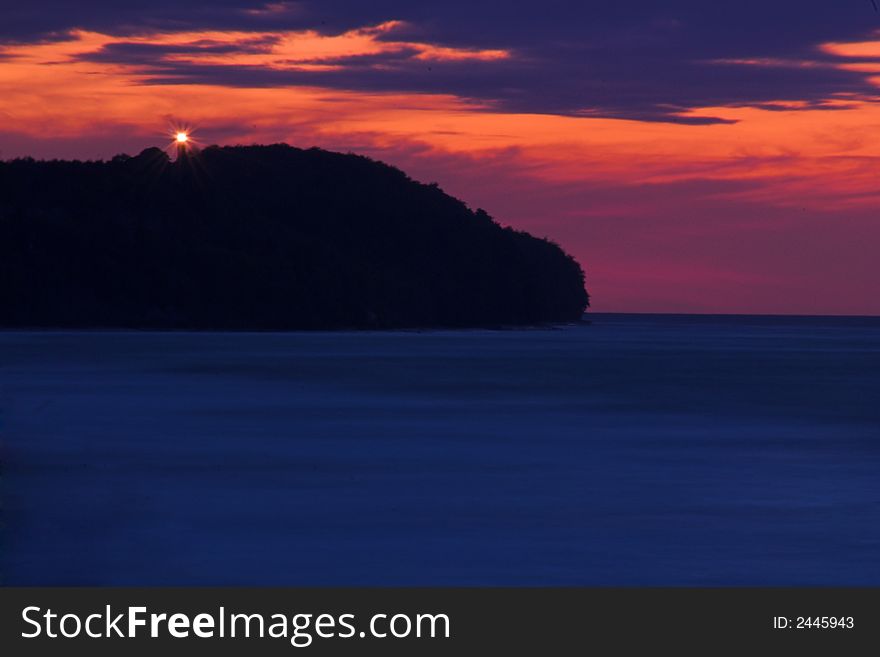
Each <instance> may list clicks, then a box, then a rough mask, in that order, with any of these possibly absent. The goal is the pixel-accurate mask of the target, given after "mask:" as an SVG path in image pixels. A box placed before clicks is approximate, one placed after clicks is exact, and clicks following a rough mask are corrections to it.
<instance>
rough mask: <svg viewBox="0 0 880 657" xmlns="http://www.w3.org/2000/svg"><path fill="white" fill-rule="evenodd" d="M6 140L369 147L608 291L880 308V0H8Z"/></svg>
mask: <svg viewBox="0 0 880 657" xmlns="http://www.w3.org/2000/svg"><path fill="white" fill-rule="evenodd" d="M0 120H2V123H0V157H2V158H4V159H7V158H12V157H18V156H33V157H36V158H55V157H63V158H78V159H95V158H108V157H111V156H113V155H114V154H116V153H119V152H127V153H130V154H134V153H137V152H139V151H140V150H142V149H143V148H145V147H147V146H151V145H159V146H164V145H165V144H167V143H168V142H169V141H170V130H171V128H172V126H174V125H183V124H185V125H191V126H193V127H194V137H195V138H196V139H197V140H198V142H199V143H201V144H213V143H219V144H250V143H273V142H281V141H283V142H287V143H290V144H292V145H295V146H301V147H311V146H321V147H324V148H329V149H334V150H344V151H349V150H350V151H354V152H358V153H363V154H366V155H369V156H371V157H376V158H378V159H381V160H383V161H386V162H388V163H391V164H394V165H396V166H399V167H400V168H402V169H403V170H405V171H406V172H407V173H409V174H410V175H412V176H413V177H414V178H416V179H418V180H422V181H424V182H438V183H440V185H441V186H442V187H443V188H444V189H445V190H446V191H447V192H449V193H451V194H453V195H454V196H457V197H458V198H461V199H462V200H464V201H465V202H467V203H468V204H469V205H470V206H471V207H473V208H477V207H481V208H485V209H486V211H488V212H489V213H490V214H491V215H493V216H494V217H495V218H496V219H497V220H498V221H499V222H501V223H502V224H505V225H512V226H514V227H517V228H521V229H525V230H528V231H529V232H531V233H533V234H536V235H539V236H547V237H550V238H551V239H553V240H555V241H557V242H558V243H560V244H561V245H562V246H563V247H564V248H565V249H566V250H568V251H569V252H570V253H572V254H573V255H574V256H576V257H577V258H578V260H579V261H580V262H581V263H582V265H583V266H584V269H585V270H586V272H587V283H588V288H589V290H590V292H591V294H592V295H593V309H594V310H596V311H631V312H745V313H750V312H754V313H798V314H872V315H876V314H880V294H878V282H880V255H878V247H880V213H878V208H880V13H878V12H877V11H876V10H875V8H874V6H873V3H872V2H871V0H839V1H836V2H829V1H828V0H821V1H819V0H804V1H795V0H772V1H770V0H761V1H757V0H740V1H738V2H723V3H720V2H710V1H709V0H702V1H694V0H670V1H667V2H656V1H650V2H649V1H646V0H633V1H630V2H607V1H602V2H594V1H591V0H587V1H582V2H575V1H568V2H557V1H554V0H544V1H543V2H540V3H537V2H522V3H512V2H501V1H499V0H494V1H491V2H489V1H481V0H469V1H467V2H459V1H457V0H447V1H445V2H430V3H429V2H414V1H413V0H374V1H371V2H365V1H354V0H320V1H319V0H307V1H303V2H270V3H268V4H267V3H265V2H249V1H248V0H221V1H214V2H207V1H202V0H193V1H191V2H180V1H176V2H170V1H168V0H150V1H141V0H132V1H127V2H125V3H120V2H110V1H109V0H106V1H96V0H81V1H79V2H70V1H67V0H65V1H62V0H33V1H31V2H27V3H24V2H22V3H12V2H8V1H7V0H0Z"/></svg>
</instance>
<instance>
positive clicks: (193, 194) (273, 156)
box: [0, 144, 588, 329]
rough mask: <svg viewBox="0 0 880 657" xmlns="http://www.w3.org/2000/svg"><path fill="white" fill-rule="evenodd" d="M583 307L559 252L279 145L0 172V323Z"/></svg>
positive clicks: (171, 324)
mask: <svg viewBox="0 0 880 657" xmlns="http://www.w3.org/2000/svg"><path fill="white" fill-rule="evenodd" d="M587 304H588V296H587V293H586V291H585V290H584V277H583V272H582V270H581V268H580V266H579V265H578V263H577V262H576V261H575V260H574V259H573V258H571V257H570V256H569V255H567V254H565V253H564V252H563V251H562V250H561V249H560V248H559V247H558V246H557V245H555V244H553V243H552V242H549V241H547V240H543V239H536V238H534V237H531V236H530V235H528V234H526V233H522V232H518V231H515V230H512V229H510V228H502V227H501V226H499V225H498V224H497V223H495V222H494V221H493V220H492V219H491V217H489V215H488V214H486V212H484V211H483V210H477V211H476V212H472V211H471V210H470V209H468V208H467V206H465V205H464V203H462V202H461V201H458V200H456V199H454V198H452V197H450V196H448V195H446V194H444V193H443V192H442V191H441V190H440V189H439V188H438V187H437V186H436V185H423V184H420V183H417V182H415V181H413V180H411V179H410V178H408V177H407V176H406V175H405V174H404V173H403V172H401V171H400V170H398V169H395V168H393V167H390V166H387V165H385V164H382V163H379V162H376V161H373V160H370V159H368V158H365V157H361V156H356V155H343V154H339V153H331V152H328V151H324V150H320V149H310V150H301V149H297V148H293V147H290V146H287V145H283V144H279V145H272V146H250V147H222V148H221V147H217V146H212V147H209V148H206V149H204V150H202V151H199V152H194V153H192V155H191V156H189V157H187V158H183V159H182V160H180V161H178V162H171V161H170V160H169V158H168V156H167V155H166V154H165V153H164V152H163V151H161V150H160V149H157V148H149V149H147V150H145V151H143V152H142V153H141V154H140V155H137V156H135V157H128V156H124V155H120V156H117V157H114V158H113V159H112V160H110V161H107V162H79V161H50V162H37V161H34V160H33V159H19V160H13V161H9V162H0V324H2V325H4V326H47V327H140V328H180V329H208V328H212V329H214V328H215V329H324V328H395V327H429V326H445V327H465V326H497V325H516V324H520V325H521V324H534V323H541V322H567V321H573V320H577V319H579V318H580V316H581V314H582V313H583V311H584V309H585V307H586V306H587Z"/></svg>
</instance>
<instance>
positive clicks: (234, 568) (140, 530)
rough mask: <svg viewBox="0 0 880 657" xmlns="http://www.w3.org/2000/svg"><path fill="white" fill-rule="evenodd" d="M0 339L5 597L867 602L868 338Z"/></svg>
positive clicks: (606, 325) (871, 398)
mask: <svg viewBox="0 0 880 657" xmlns="http://www.w3.org/2000/svg"><path fill="white" fill-rule="evenodd" d="M593 321H594V323H593V325H591V326H578V327H568V328H561V329H556V330H517V331H458V332H456V331H448V332H444V331H431V332H388V333H382V332H377V333H293V334H279V333H266V334H230V333H136V332H131V333H115V332H109V333H62V332H27V333H0V422H2V425H0V431H2V439H3V447H2V461H3V463H2V467H3V470H2V483H3V499H2V504H3V508H2V512H3V520H4V524H5V528H4V540H3V553H2V555H3V556H2V562H0V563H2V570H3V572H2V578H3V581H4V582H5V583H7V584H64V585H69V584H99V585H102V584H116V585H126V584H140V585H150V584H156V585H158V584H180V585H183V584H209V585H220V584H230V585H239V584H260V585H282V584H283V585H331V584H332V585H483V584H496V585H697V586H703V585H783V584H786V585H807V584H810V585H817V584H834V585H869V584H870V585H880V320H878V319H843V318H840V319H834V318H761V317H708V318H706V317H704V318H700V317H687V316H615V315H597V316H595V317H594V318H593Z"/></svg>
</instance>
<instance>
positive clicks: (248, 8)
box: [0, 0, 880, 123]
mask: <svg viewBox="0 0 880 657" xmlns="http://www.w3.org/2000/svg"><path fill="white" fill-rule="evenodd" d="M4 4H6V3H5V2H0V6H2V5H4ZM7 16H10V17H11V18H10V19H9V20H4V23H3V25H2V26H0V38H2V39H6V40H31V39H40V38H47V36H48V35H51V34H52V33H58V32H59V31H63V30H68V29H70V28H73V27H83V28H88V29H94V30H102V31H106V32H110V33H113V34H117V35H125V34H132V33H137V32H143V31H147V30H153V29H174V30H182V29H194V28H195V29H236V30H245V31H249V30H253V31H271V30H285V29H303V28H310V29H316V30H319V31H322V32H325V33H338V32H340V31H344V30H347V29H352V28H355V27H363V26H365V25H375V24H378V23H380V22H383V21H387V20H404V21H407V24H406V25H405V26H404V27H403V28H401V29H400V30H397V31H395V32H394V33H392V34H386V35H383V36H382V37H380V38H384V39H389V40H390V39H393V40H396V41H397V40H404V41H405V40H412V41H419V42H427V43H434V44H438V45H444V46H455V47H464V48H504V49H509V50H511V51H513V52H514V53H515V57H514V58H513V59H511V60H507V61H492V62H474V61H468V62H433V63H431V62H426V61H424V60H418V59H415V58H414V57H413V54H414V53H413V52H408V51H406V50H401V51H399V52H394V53H384V54H381V55H370V56H363V57H354V58H348V59H343V60H337V61H335V62H334V63H335V64H338V65H341V66H343V68H342V70H338V71H310V72H305V71H278V70H268V69H265V68H259V67H244V66H223V65H216V66H206V65H192V64H187V63H185V62H171V61H166V60H165V59H164V57H165V56H167V55H170V54H175V53H180V52H186V50H187V49H186V48H180V47H178V48H176V49H172V48H168V47H165V46H161V47H160V46H145V45H142V44H125V43H123V44H117V45H113V46H110V47H108V48H106V49H105V50H104V51H102V52H100V53H97V54H94V55H88V57H90V58H93V59H101V60H102V61H113V62H136V63H138V64H141V65H148V66H150V67H151V70H150V76H149V80H150V81H151V82H153V83H158V82H162V83H194V82H195V83H200V82H202V83H211V84H224V85H232V86H273V85H297V84H308V85H323V86H328V87H331V88H338V89H352V90H370V91H407V92H438V93H452V94H456V95H459V96H462V97H465V98H473V99H476V100H478V101H481V102H488V103H493V104H495V105H496V106H499V107H502V108H505V109H508V110H511V111H526V112H540V113H558V114H567V115H582V114H586V115H599V116H616V117H623V118H632V119H638V120H664V121H685V122H696V123H705V122H712V121H713V120H717V119H712V118H711V117H708V118H699V119H690V118H682V117H681V116H680V114H681V113H682V112H686V111H687V110H688V109H690V108H695V107H707V106H718V105H743V104H755V105H761V106H770V107H772V103H776V102H779V101H804V102H805V103H807V105H808V106H821V105H822V104H823V103H825V102H827V100H828V99H830V98H833V97H835V96H837V95H840V94H852V95H856V96H872V95H874V93H875V88H874V87H872V86H871V84H870V83H869V82H868V80H867V76H866V75H865V74H861V73H858V72H853V71H844V70H840V69H838V68H835V67H833V66H830V65H821V64H822V63H823V62H824V63H826V64H830V62H831V58H830V56H828V55H823V54H822V53H821V52H819V51H818V50H817V49H816V46H817V44H819V43H822V42H825V41H840V40H851V39H858V38H864V37H866V36H867V35H869V34H871V33H872V31H873V30H875V29H877V28H880V17H878V15H877V14H876V13H875V12H874V11H873V9H872V7H871V3H870V0H864V1H863V2H862V1H860V0H847V1H845V2H838V3H831V2H827V1H825V0H812V1H796V0H774V1H773V2H767V0H761V1H757V0H740V1H739V2H736V3H716V2H709V1H708V0H701V1H695V0H670V1H668V2H662V3H660V2H653V1H648V0H633V1H632V2H627V3H610V2H605V1H601V2H599V1H581V2H574V1H570V2H560V1H558V0H545V1H544V2H541V3H529V4H525V3H520V4H516V5H514V4H513V3H505V2H500V1H498V0H496V1H493V2H488V1H481V0H469V1H467V2H461V1H458V0H447V1H446V2H443V3H440V2H437V3H415V2H411V1H406V2H404V1H402V0H374V1H373V2H369V3H365V2H362V1H360V0H322V1H321V2H318V1H317V0H313V1H312V2H299V3H296V2H292V3H286V4H281V3H274V5H273V4H272V3H263V2H248V1H247V0H220V1H213V2H210V3H207V2H199V1H198V0H196V1H194V2H187V3H181V2H168V1H166V0H152V1H150V2H142V1H140V0H132V1H129V2H126V3H118V2H108V1H102V0H82V1H81V2H77V3H70V2H66V1H65V2H61V1H53V0H48V1H46V0H42V1H39V0H38V1H35V2H32V3H30V4H28V5H27V6H26V7H25V8H24V9H22V8H21V7H18V6H16V9H15V10H14V11H12V10H9V11H4V18H6V17H7ZM266 45H267V44H265V43H262V44H261V43H251V42H244V43H243V44H242V45H241V47H240V48H238V50H243V51H251V52H252V51H254V49H259V48H263V47H265V46H266ZM193 48H194V49H197V50H199V51H200V52H226V51H228V49H229V46H228V45H211V44H201V45H199V44H195V45H194V46H193ZM211 48H214V49H215V50H213V51H212V50H210V49H211ZM221 49H227V50H221ZM248 49H251V50H248ZM749 58H763V59H778V60H783V59H784V60H795V61H797V60H803V59H808V60H811V61H817V62H819V64H820V65H817V66H814V67H810V68H798V67H792V66H781V65H780V66H746V65H742V64H731V63H723V62H722V61H721V60H737V59H749Z"/></svg>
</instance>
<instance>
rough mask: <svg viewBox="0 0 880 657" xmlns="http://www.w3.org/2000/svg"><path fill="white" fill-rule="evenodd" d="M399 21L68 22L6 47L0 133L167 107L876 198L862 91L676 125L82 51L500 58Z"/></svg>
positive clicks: (157, 124)
mask: <svg viewBox="0 0 880 657" xmlns="http://www.w3.org/2000/svg"><path fill="white" fill-rule="evenodd" d="M401 27H402V24H401V23H399V22H397V21H389V22H386V23H383V24H380V25H377V26H372V27H366V28H361V29H357V30H351V31H348V32H345V33H342V34H339V35H335V36H333V35H331V36H327V35H322V34H319V33H317V32H314V31H301V32H282V33H263V32H237V31H199V32H191V31H188V32H165V33H152V34H141V35H137V36H133V37H125V38H122V37H117V36H112V35H108V34H102V33H97V32H87V31H77V32H74V33H73V34H72V35H71V36H72V38H71V39H69V40H65V41H58V42H50V43H36V44H24V45H13V46H7V47H5V48H4V49H3V50H2V54H3V55H5V56H6V58H7V59H6V60H5V61H4V63H3V65H2V66H0V114H2V116H3V117H4V124H5V128H4V129H5V130H6V131H7V132H12V133H17V134H24V135H31V136H33V137H34V138H40V139H44V138H48V137H62V138H71V137H77V136H82V135H88V134H110V133H114V132H115V133H119V132H124V133H127V134H138V135H143V136H144V138H145V139H152V140H153V141H154V142H156V141H159V139H158V136H159V135H160V134H162V133H163V131H164V130H165V128H166V126H167V124H168V120H169V117H179V118H181V119H182V120H185V121H186V122H188V123H191V124H195V125H197V126H201V127H202V128H203V129H205V130H210V129H211V128H212V126H217V128H216V130H217V133H218V134H221V135H222V136H221V137H220V139H222V140H224V141H229V142H249V141H261V142H266V141H290V142H293V143H299V144H303V143H306V144H308V145H311V144H323V145H330V146H332V145H334V144H352V143H354V144H365V145H368V146H369V147H370V148H371V149H374V150H375V149H378V150H380V151H381V150H385V151H388V152H390V153H393V151H394V150H395V149H399V148H401V147H405V146H407V145H415V146H417V147H418V148H420V149H422V151H423V152H425V153H434V154H452V155H457V156H466V157H470V158H484V157H485V158H492V157H496V156H497V154H498V153H507V154H508V156H509V158H510V159H511V160H514V161H515V162H516V166H517V167H518V168H519V170H520V171H521V172H523V173H524V174H525V175H528V176H530V177H532V178H534V179H538V180H545V181H553V182H566V183H570V182H576V181H579V180H582V181H591V182H599V183H601V182H603V181H604V182H607V183H609V184H615V185H619V184H630V185H662V184H671V183H679V182H682V181H688V180H718V181H743V182H748V183H749V187H748V190H747V191H739V192H736V193H737V194H740V195H743V196H747V195H750V197H751V198H755V199H758V200H760V201H761V202H765V203H774V204H779V205H802V204H814V205H817V206H818V205H821V206H827V205H830V204H835V203H836V204H840V203H844V204H856V205H866V204H869V203H875V202H876V196H877V191H876V190H877V189H878V185H877V184H876V175H875V161H876V158H877V157H878V155H880V152H878V150H880V149H878V146H877V145H876V140H873V139H870V138H869V135H871V134H874V133H875V132H876V130H877V129H878V128H880V107H878V106H877V105H876V104H874V103H871V102H869V101H867V100H864V99H857V98H849V97H843V96H841V97H840V98H838V99H832V100H830V101H828V102H827V103H826V104H825V105H824V106H822V107H811V106H810V105H809V104H807V103H797V102H779V103H774V104H772V107H767V108H756V107H707V108H700V109H694V110H689V111H683V112H682V115H683V116H685V117H690V118H700V117H710V116H717V117H721V118H723V119H727V120H729V121H731V122H732V123H730V124H712V125H677V124H669V123H659V122H640V121H633V120H623V119H609V118H598V117H590V116H583V117H564V116H554V115H538V114H521V113H510V112H503V111H500V110H498V109H496V108H493V107H492V106H491V105H487V104H478V103H475V102H473V101H469V100H465V99H461V98H457V97H455V96H452V95H448V94H447V95H442V94H414V93H411V94H401V93H367V92H354V91H339V90H329V89H322V88H316V87H298V86H284V87H263V88H247V87H224V86H219V85H204V84H156V83H152V82H151V83H149V84H147V82H148V81H149V76H150V74H151V70H150V67H147V66H145V65H143V64H138V63H127V64H126V63H114V62H112V61H110V62H104V61H89V60H88V59H87V58H84V57H83V55H86V54H89V53H92V54H93V53H98V52H101V51H102V49H104V48H106V47H108V46H110V45H112V44H119V43H128V44H131V43H134V44H142V45H152V46H172V47H173V48H172V49H171V50H170V51H163V52H164V53H166V54H163V55H161V56H163V57H168V58H174V59H181V60H183V61H185V62H188V63H198V64H204V65H211V64H224V63H235V64H236V65H246V66H254V67H264V68H270V69H275V68H289V67H303V66H320V65H322V62H323V63H328V64H327V65H332V66H336V65H338V64H335V63H334V64H329V62H336V61H338V60H339V59H341V58H346V57H352V56H359V55H370V54H383V53H384V54H387V53H389V52H391V53H393V52H398V51H400V50H401V49H408V51H411V52H412V53H415V54H414V56H415V57H416V58H418V59H429V60H430V59H467V58H473V59H490V60H491V59H493V58H496V57H506V56H509V53H506V51H491V50H468V49H455V48H446V47H441V46H435V45H431V44H424V43H416V42H412V41H394V40H387V39H388V37H389V36H390V35H393V34H394V33H395V32H396V31H397V30H399V29H400V28H401ZM826 45H827V44H826ZM217 46H232V47H233V48H232V49H231V50H230V51H229V52H226V51H225V50H223V49H222V48H221V49H219V51H218V48H217ZM177 47H180V48H183V47H185V49H184V50H182V51H177V50H176V48H177ZM858 52H860V53H861V50H859V51H858ZM168 53H170V54H168ZM221 127H222V130H221ZM162 136H163V137H164V135H162ZM6 152H8V150H7V151H6ZM109 154H110V153H108V155H109ZM390 159H393V156H392V157H391V158H390ZM728 193H733V192H728Z"/></svg>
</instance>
